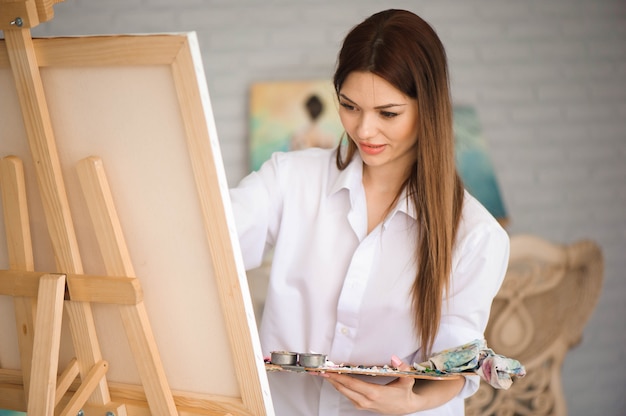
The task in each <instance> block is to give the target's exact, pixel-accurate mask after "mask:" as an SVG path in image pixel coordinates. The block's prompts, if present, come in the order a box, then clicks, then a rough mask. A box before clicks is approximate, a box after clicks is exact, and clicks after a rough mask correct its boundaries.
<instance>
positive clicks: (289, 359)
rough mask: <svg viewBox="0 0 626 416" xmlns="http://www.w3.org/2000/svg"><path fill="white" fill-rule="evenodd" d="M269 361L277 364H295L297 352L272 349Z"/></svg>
mask: <svg viewBox="0 0 626 416" xmlns="http://www.w3.org/2000/svg"><path fill="white" fill-rule="evenodd" d="M270 354H271V356H270V361H271V362H272V364H278V365H296V362H297V361H298V354H297V353H295V352H289V351H272V352H271V353H270Z"/></svg>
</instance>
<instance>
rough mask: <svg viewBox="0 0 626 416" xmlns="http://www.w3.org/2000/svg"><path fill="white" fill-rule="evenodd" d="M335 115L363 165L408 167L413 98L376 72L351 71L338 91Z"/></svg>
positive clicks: (412, 142) (413, 139) (414, 119)
mask: <svg viewBox="0 0 626 416" xmlns="http://www.w3.org/2000/svg"><path fill="white" fill-rule="evenodd" d="M339 117H340V118H341V123H342V124H343V127H344V128H345V130H346V132H347V133H348V135H349V136H350V138H351V139H352V141H354V143H355V144H356V145H357V148H358V149H359V154H360V155H361V158H362V159H363V162H364V163H365V165H366V167H367V168H378V167H383V166H384V167H392V168H393V169H402V171H405V170H406V169H408V168H409V167H410V166H411V165H412V164H413V162H414V160H415V146H416V143H417V130H418V108H417V100H415V99H413V98H410V97H408V96H406V95H404V93H402V92H401V91H400V90H398V89H397V88H395V87H394V86H393V85H391V84H390V83H388V82H387V81H386V80H384V79H383V78H381V77H379V76H378V75H374V74H372V73H371V72H352V73H350V75H348V77H347V78H346V79H345V81H344V83H343V85H342V86H341V90H340V91H339Z"/></svg>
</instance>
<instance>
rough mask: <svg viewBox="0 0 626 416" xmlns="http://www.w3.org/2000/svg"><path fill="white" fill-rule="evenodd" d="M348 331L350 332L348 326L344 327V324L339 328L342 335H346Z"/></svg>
mask: <svg viewBox="0 0 626 416" xmlns="http://www.w3.org/2000/svg"><path fill="white" fill-rule="evenodd" d="M349 332H350V331H348V328H346V327H345V326H344V327H343V328H341V333H342V334H343V335H348V333H349Z"/></svg>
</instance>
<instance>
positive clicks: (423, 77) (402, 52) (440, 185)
mask: <svg viewBox="0 0 626 416" xmlns="http://www.w3.org/2000/svg"><path fill="white" fill-rule="evenodd" d="M354 71H369V72H371V73H373V74H375V75H378V76H380V77H382V78H383V79H385V80H387V81H388V82H389V83H391V84H392V85H394V86H395V87H396V88H397V89H398V90H400V91H402V92H403V93H404V94H406V95H407V96H409V97H411V98H414V99H416V100H417V106H418V112H419V116H418V117H419V130H418V139H417V147H416V155H415V156H416V159H415V164H414V165H413V168H412V169H411V171H410V172H409V174H408V176H407V178H406V180H405V182H404V185H403V187H402V189H401V190H400V192H399V193H398V195H397V196H396V200H398V199H399V197H400V193H401V192H402V190H403V189H406V190H407V195H408V197H409V198H410V199H411V200H412V202H413V203H414V205H415V208H416V210H417V215H418V221H419V224H420V231H419V233H418V234H419V237H418V241H417V242H416V258H417V264H418V266H417V275H416V277H415V282H414V284H413V291H412V298H413V309H414V313H415V327H416V331H417V333H418V335H419V337H420V340H421V343H422V354H423V355H425V356H428V355H430V353H431V352H432V347H433V343H434V340H435V337H436V335H437V331H438V330H439V322H440V320H441V310H442V306H443V305H442V304H443V298H444V294H445V295H446V296H447V292H448V290H449V285H450V273H451V269H452V252H453V246H454V239H455V236H456V230H457V228H458V224H459V220H460V216H461V208H462V205H463V184H462V182H461V179H460V178H459V176H458V174H457V171H456V166H455V155H454V135H453V131H452V103H451V98H450V86H449V78H448V67H447V59H446V53H445V50H444V47H443V45H442V43H441V41H440V40H439V37H438V36H437V34H436V33H435V31H434V30H433V29H432V28H431V26H430V25H429V24H428V23H426V22H425V21H424V20H423V19H421V18H420V17H419V16H417V15H415V14H413V13H411V12H408V11H404V10H386V11H382V12H379V13H376V14H374V15H372V16H370V17H369V18H367V19H366V20H365V21H363V22H362V23H360V24H359V25H357V26H355V27H354V28H353V29H352V30H351V31H350V33H348V35H347V36H346V38H345V40H344V42H343V46H342V48H341V51H340V52H339V57H338V61H337V68H336V71H335V75H334V79H333V81H334V86H335V91H336V93H337V94H339V92H340V90H341V86H342V85H343V82H344V81H345V79H346V77H347V76H348V75H349V74H350V73H352V72H354ZM340 146H341V145H340ZM340 150H341V149H338V151H337V166H338V168H339V169H344V168H345V167H346V166H347V165H348V164H349V163H350V161H351V160H352V158H353V156H354V154H355V153H356V145H355V144H354V142H353V141H352V140H348V148H347V151H345V152H342V151H340Z"/></svg>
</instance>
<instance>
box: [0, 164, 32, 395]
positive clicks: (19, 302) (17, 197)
mask: <svg viewBox="0 0 626 416" xmlns="http://www.w3.org/2000/svg"><path fill="white" fill-rule="evenodd" d="M0 189H1V190H2V201H3V206H4V224H5V227H6V234H7V236H6V239H7V245H8V251H9V253H8V254H9V266H10V268H11V269H13V270H27V271H33V270H35V267H34V260H33V248H32V247H33V246H32V241H31V234H30V225H29V218H28V205H27V203H26V185H25V180H24V166H23V164H22V161H21V160H20V159H18V158H17V157H15V156H8V157H5V158H4V159H2V160H0ZM13 301H14V304H15V324H16V327H17V341H18V345H19V349H20V360H21V369H22V377H23V380H24V396H25V397H28V391H29V388H30V370H31V362H32V357H33V342H34V341H33V337H34V329H33V326H34V316H35V302H34V301H33V299H32V298H28V297H15V298H14V299H13Z"/></svg>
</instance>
